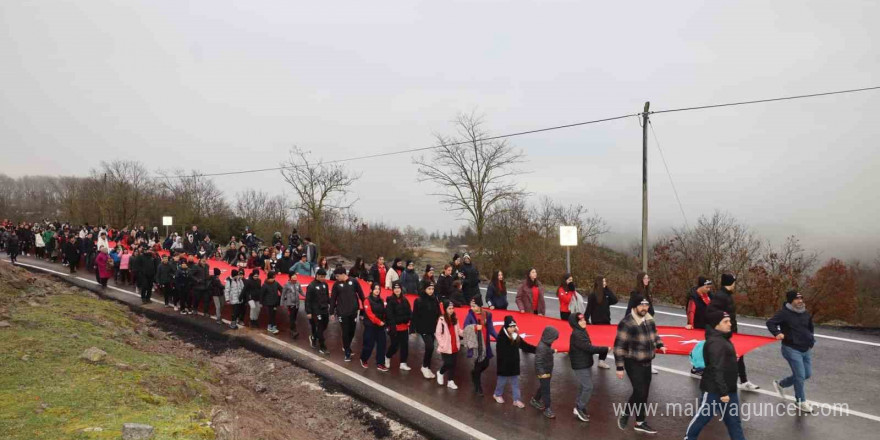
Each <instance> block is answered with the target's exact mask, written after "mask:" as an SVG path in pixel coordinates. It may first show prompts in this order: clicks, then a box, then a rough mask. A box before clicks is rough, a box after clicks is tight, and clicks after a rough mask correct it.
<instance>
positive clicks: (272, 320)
mask: <svg viewBox="0 0 880 440" xmlns="http://www.w3.org/2000/svg"><path fill="white" fill-rule="evenodd" d="M263 307H265V308H266V313H268V314H269V326H270V327H275V315H276V314H277V312H278V306H267V305H263Z"/></svg>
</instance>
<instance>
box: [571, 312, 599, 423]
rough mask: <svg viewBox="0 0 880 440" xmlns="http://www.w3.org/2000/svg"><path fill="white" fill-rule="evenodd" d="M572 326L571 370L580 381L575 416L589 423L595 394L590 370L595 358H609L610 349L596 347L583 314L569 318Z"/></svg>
mask: <svg viewBox="0 0 880 440" xmlns="http://www.w3.org/2000/svg"><path fill="white" fill-rule="evenodd" d="M568 324H569V325H570V326H571V336H570V337H569V339H568V346H569V350H568V360H569V361H570V362H571V369H572V371H573V372H574V375H575V377H576V378H577V381H578V394H577V400H576V401H575V407H574V415H575V416H577V418H578V419H580V420H581V421H583V422H588V421H589V420H590V417H589V416H588V415H587V412H586V411H587V403H589V402H590V396H591V395H592V393H593V377H592V375H591V372H590V368H592V366H593V356H594V355H597V354H598V355H599V356H607V355H608V347H596V346H595V345H593V342H592V341H591V340H590V334H589V333H587V317H586V315H584V314H583V313H577V314H574V315H571V316H569V317H568Z"/></svg>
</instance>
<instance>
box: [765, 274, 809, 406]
mask: <svg viewBox="0 0 880 440" xmlns="http://www.w3.org/2000/svg"><path fill="white" fill-rule="evenodd" d="M785 299H786V301H785V306H783V307H782V309H781V310H779V311H778V312H776V314H775V315H773V317H772V318H770V319H769V320H767V330H770V333H773V336H776V339H779V340H782V357H784V358H785V360H786V361H788V365H789V366H790V367H791V373H792V374H791V376H788V377H786V378H785V379H782V380H779V381H777V380H774V381H773V388H776V392H777V393H779V397H782V398H783V399H784V398H785V394H784V393H783V392H782V389H783V388H788V387H790V386H794V397H795V401H796V402H797V404H798V407H799V408H800V410H801V411H804V412H808V413H812V412H813V407H812V405H810V404H809V403H807V400H806V399H807V396H806V394H805V393H804V382H805V381H806V380H807V379H809V378H810V376H812V374H813V363H812V357H813V355H812V353H813V345H814V344H815V343H816V337H815V336H814V334H813V317H812V316H811V315H810V312H808V311H807V305H806V304H805V303H804V297H803V295H801V294H800V293H799V292H797V291H795V290H792V291H789V292H787V293H786V294H785Z"/></svg>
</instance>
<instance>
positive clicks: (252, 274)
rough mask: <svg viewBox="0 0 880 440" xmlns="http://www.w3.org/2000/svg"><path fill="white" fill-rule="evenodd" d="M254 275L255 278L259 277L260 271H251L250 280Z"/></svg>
mask: <svg viewBox="0 0 880 440" xmlns="http://www.w3.org/2000/svg"><path fill="white" fill-rule="evenodd" d="M254 275H256V276H257V277H259V276H260V269H254V270H252V271H251V278H253V277H254Z"/></svg>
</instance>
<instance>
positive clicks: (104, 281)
mask: <svg viewBox="0 0 880 440" xmlns="http://www.w3.org/2000/svg"><path fill="white" fill-rule="evenodd" d="M109 279H110V278H101V277H98V283H100V284H101V287H107V280H109Z"/></svg>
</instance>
